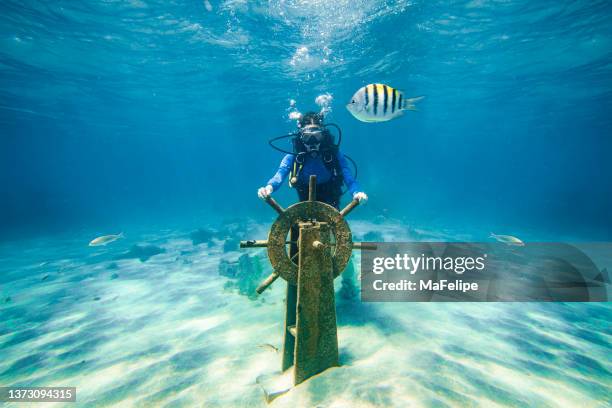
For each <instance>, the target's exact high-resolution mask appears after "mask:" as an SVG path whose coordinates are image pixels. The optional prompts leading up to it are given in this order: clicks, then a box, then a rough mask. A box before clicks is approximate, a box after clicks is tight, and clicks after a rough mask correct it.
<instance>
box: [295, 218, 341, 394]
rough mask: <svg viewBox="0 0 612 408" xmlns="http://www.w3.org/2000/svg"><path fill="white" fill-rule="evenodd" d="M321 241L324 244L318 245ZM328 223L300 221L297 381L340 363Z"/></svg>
mask: <svg viewBox="0 0 612 408" xmlns="http://www.w3.org/2000/svg"><path fill="white" fill-rule="evenodd" d="M315 241H318V242H319V243H320V244H323V246H319V248H316V249H315V248H314V246H313V243H314V242H315ZM329 242H330V229H329V225H328V224H327V223H320V222H316V223H310V222H307V223H300V238H299V248H300V252H299V253H300V255H299V273H298V285H297V287H298V293H297V319H296V331H297V333H296V344H295V357H294V359H295V369H294V378H295V384H296V385H297V384H300V383H301V382H303V381H305V380H307V379H308V378H310V377H312V376H313V375H315V374H318V373H320V372H322V371H324V370H326V369H327V368H330V367H334V366H337V365H338V334H337V328H336V304H335V300H334V272H333V262H332V254H331V251H330V247H329V245H326V244H329Z"/></svg>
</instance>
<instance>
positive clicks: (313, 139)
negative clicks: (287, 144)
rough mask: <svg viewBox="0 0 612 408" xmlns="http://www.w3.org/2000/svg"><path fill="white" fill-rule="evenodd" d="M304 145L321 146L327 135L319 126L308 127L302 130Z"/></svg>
mask: <svg viewBox="0 0 612 408" xmlns="http://www.w3.org/2000/svg"><path fill="white" fill-rule="evenodd" d="M300 133H301V139H302V143H304V144H305V145H306V146H308V145H319V144H321V143H322V142H323V139H324V138H325V135H324V134H323V128H322V127H321V126H319V125H314V124H313V125H307V126H304V128H302V129H301V130H300Z"/></svg>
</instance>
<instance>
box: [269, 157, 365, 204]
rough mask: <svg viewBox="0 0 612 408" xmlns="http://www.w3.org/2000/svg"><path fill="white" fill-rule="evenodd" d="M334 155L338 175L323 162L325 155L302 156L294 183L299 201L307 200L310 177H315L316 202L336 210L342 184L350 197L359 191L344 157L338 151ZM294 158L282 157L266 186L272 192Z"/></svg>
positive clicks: (287, 172) (278, 186)
mask: <svg viewBox="0 0 612 408" xmlns="http://www.w3.org/2000/svg"><path fill="white" fill-rule="evenodd" d="M335 154H336V158H335V160H334V163H337V173H338V174H334V170H333V169H331V168H330V165H329V164H326V163H325V162H324V159H323V157H325V155H317V156H316V157H311V156H310V155H309V154H305V155H304V160H303V162H302V163H301V169H300V171H299V173H298V175H297V182H296V183H295V187H296V189H297V191H298V194H299V197H300V200H301V201H304V200H306V199H307V198H308V181H309V179H310V176H311V175H315V176H317V200H318V201H322V202H325V203H327V204H329V205H331V206H333V207H336V208H338V205H339V202H340V195H341V188H342V185H341V184H342V183H344V184H345V185H346V187H347V189H348V191H349V193H350V194H351V196H352V195H353V194H355V193H356V192H358V191H361V188H360V187H359V184H358V183H357V181H356V180H355V178H354V177H353V174H352V172H351V170H350V168H349V164H348V161H347V160H346V158H345V157H344V155H343V154H342V153H341V152H340V151H339V150H338V151H336V153H335ZM296 156H297V155H295V154H287V155H285V157H283V160H282V161H281V164H280V166H279V167H278V170H277V171H276V174H274V176H273V177H272V178H271V179H270V180H269V181H268V184H269V185H271V186H272V188H273V189H274V191H277V190H278V189H279V188H280V186H281V185H282V184H283V182H284V181H285V179H286V178H287V176H288V175H289V174H290V173H291V170H292V168H293V166H294V164H295V160H296Z"/></svg>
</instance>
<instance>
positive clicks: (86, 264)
mask: <svg viewBox="0 0 612 408" xmlns="http://www.w3.org/2000/svg"><path fill="white" fill-rule="evenodd" d="M352 227H353V230H354V232H355V234H356V235H358V236H359V235H361V236H363V235H364V234H365V233H366V232H368V231H370V230H373V229H376V230H377V231H379V233H380V234H381V236H382V238H384V239H387V238H393V239H396V240H401V239H411V238H414V237H411V236H410V234H411V233H414V230H412V232H409V230H408V229H406V228H403V227H402V226H401V225H399V224H393V223H387V224H378V225H373V224H369V223H365V222H359V221H356V222H353V223H352ZM248 230H249V233H248V236H246V237H244V238H265V236H266V226H263V225H250V226H249V228H248ZM85 235H86V236H87V237H85ZM126 235H127V237H128V238H127V239H126V240H125V242H122V241H117V242H115V243H113V244H110V245H108V246H107V247H98V248H89V247H87V242H88V241H89V239H90V238H91V236H89V235H88V234H83V236H81V235H79V236H69V237H65V236H64V237H62V238H61V239H59V238H58V239H43V238H39V239H31V240H22V241H16V242H4V243H2V244H0V260H1V264H0V268H1V270H0V294H1V296H2V297H1V299H0V315H1V317H2V318H1V321H0V355H1V356H2V358H1V359H0V385H3V386H9V385H10V386H74V387H76V388H77V403H76V404H74V403H66V404H64V405H65V406H67V407H74V406H84V407H106V406H125V407H130V406H135V407H157V406H159V407H183V406H184V407H249V408H254V407H266V406H268V404H266V402H265V400H264V397H263V392H262V390H261V388H260V387H259V385H258V384H257V383H256V379H257V377H259V376H260V375H265V374H270V373H274V372H276V371H278V370H279V369H280V361H281V356H280V354H279V353H278V351H275V350H274V347H276V348H281V341H282V330H283V314H284V305H283V301H284V291H285V283H284V282H283V281H281V280H279V281H277V282H276V283H275V284H274V285H273V286H272V288H271V289H269V290H268V291H267V292H265V294H264V295H262V296H261V297H258V298H255V297H253V296H246V295H245V294H244V293H240V292H239V291H238V290H237V289H235V288H234V287H233V286H232V285H228V282H231V278H228V277H225V276H220V275H219V262H220V261H221V260H222V259H225V260H228V259H229V260H233V259H236V258H237V257H239V256H240V253H239V252H238V251H229V252H228V251H224V250H223V241H221V240H217V239H213V240H211V241H210V244H200V245H194V244H193V242H192V240H191V239H190V238H189V231H171V230H165V231H161V232H159V233H156V234H144V233H143V234H137V233H133V234H129V233H128V234H126ZM427 236H428V237H429V238H431V237H434V238H435V237H438V238H443V237H444V232H438V233H434V232H431V231H430V233H429V234H428V235H427ZM88 238H89V239H88ZM135 243H140V244H147V245H155V246H158V247H159V248H163V250H164V252H162V253H159V254H156V255H154V256H151V257H150V258H149V259H147V260H146V261H144V262H143V261H142V260H140V259H137V258H123V259H116V258H118V257H117V255H120V254H122V253H125V252H126V250H128V251H129V248H130V246H131V245H133V244H135ZM250 251H253V250H250ZM255 251H260V252H263V251H262V250H261V249H260V250H255ZM249 253H250V254H254V252H249ZM263 256H264V254H263V253H261V257H262V259H264V260H265V258H263ZM353 261H354V263H355V265H357V266H358V265H359V256H358V255H356V256H354V260H353ZM263 264H264V265H265V268H269V265H268V263H267V261H266V262H263ZM264 272H269V271H264ZM336 284H337V289H338V290H340V286H341V285H340V279H337V280H336ZM356 284H358V282H356ZM337 313H338V325H339V328H338V336H339V344H340V359H341V367H337V368H332V369H329V370H327V371H326V372H324V373H322V374H320V375H318V376H316V377H314V378H312V379H310V380H309V381H307V382H305V383H303V384H301V385H299V386H298V387H295V388H294V389H293V390H291V391H290V392H288V393H287V394H285V395H283V396H281V397H279V398H277V399H276V400H274V401H273V402H272V403H271V404H269V406H271V407H330V408H331V407H351V408H352V407H422V406H423V407H446V406H451V407H455V406H477V407H480V406H481V407H507V406H510V407H525V406H534V407H535V406H537V407H570V406H580V407H608V406H610V405H612V397H611V395H612V392H611V388H612V376H611V375H610V371H611V370H612V363H611V360H610V354H611V344H612V330H611V327H612V326H611V324H610V323H611V320H612V307H611V306H610V303H590V304H589V303H577V304H558V303H554V304H553V303H551V304H545V303H505V304H502V303H488V304H484V303H460V304H450V303H361V302H360V300H359V298H358V297H357V298H356V299H346V298H344V297H342V296H337ZM270 345H271V346H273V347H270ZM61 405H62V404H59V403H57V404H45V406H61ZM7 406H14V407H24V406H40V404H29V403H19V404H7Z"/></svg>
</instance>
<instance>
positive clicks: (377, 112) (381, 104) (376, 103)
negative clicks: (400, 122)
mask: <svg viewBox="0 0 612 408" xmlns="http://www.w3.org/2000/svg"><path fill="white" fill-rule="evenodd" d="M423 98H424V96H417V97H416V98H405V97H404V94H403V93H402V92H401V91H398V90H397V89H395V88H392V87H390V86H389V85H384V84H369V85H366V86H364V87H361V88H359V90H358V91H357V92H355V94H354V95H353V98H351V101H350V102H349V103H348V104H347V105H346V109H348V111H349V112H351V114H352V115H353V116H354V117H355V118H357V119H359V120H360V121H362V122H386V121H388V120H391V119H395V118H397V117H399V116H402V115H403V114H404V111H406V110H412V111H414V110H417V109H416V107H415V105H414V104H415V103H416V102H418V101H420V100H421V99H423Z"/></svg>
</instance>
